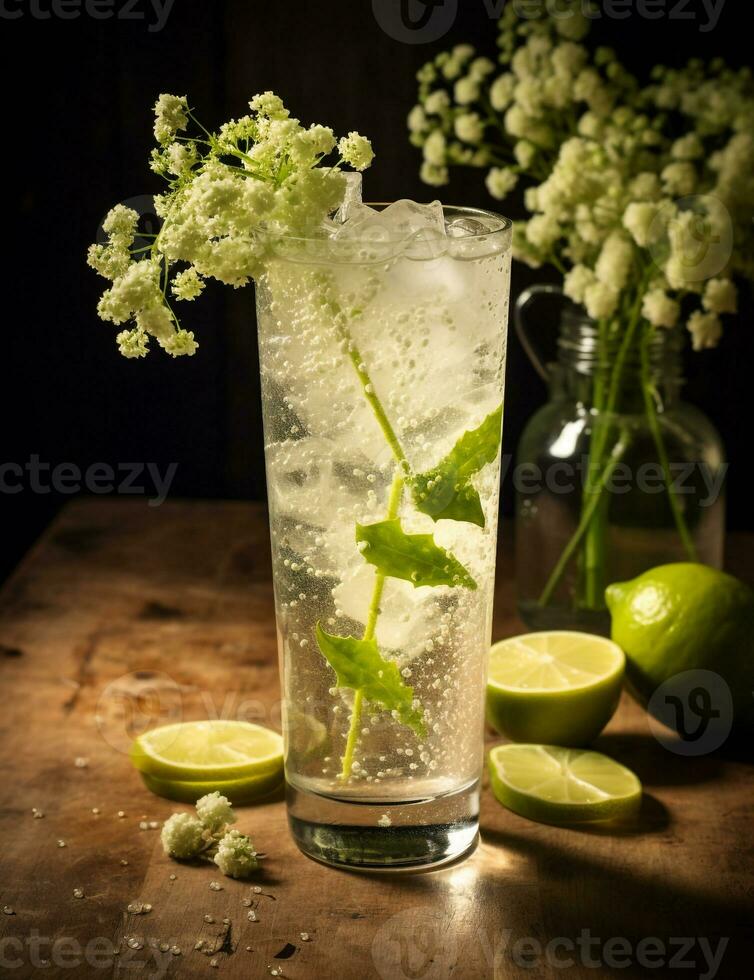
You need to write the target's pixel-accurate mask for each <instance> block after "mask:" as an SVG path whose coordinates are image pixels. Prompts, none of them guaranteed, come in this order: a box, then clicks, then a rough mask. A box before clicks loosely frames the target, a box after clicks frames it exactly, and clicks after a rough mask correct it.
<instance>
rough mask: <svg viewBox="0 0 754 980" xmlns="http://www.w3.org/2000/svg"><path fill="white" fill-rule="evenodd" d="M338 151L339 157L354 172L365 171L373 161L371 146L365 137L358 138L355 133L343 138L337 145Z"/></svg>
mask: <svg viewBox="0 0 754 980" xmlns="http://www.w3.org/2000/svg"><path fill="white" fill-rule="evenodd" d="M338 150H339V152H340V155H341V157H342V158H343V159H344V160H345V162H346V163H347V164H350V166H352V167H353V169H354V170H366V168H367V167H368V166H369V164H370V163H371V162H372V160H373V159H374V150H373V149H372V144H371V143H370V142H369V140H368V139H367V138H366V136H360V135H359V134H358V133H357V132H352V133H349V134H348V136H344V137H343V138H342V139H341V141H340V142H339V143H338Z"/></svg>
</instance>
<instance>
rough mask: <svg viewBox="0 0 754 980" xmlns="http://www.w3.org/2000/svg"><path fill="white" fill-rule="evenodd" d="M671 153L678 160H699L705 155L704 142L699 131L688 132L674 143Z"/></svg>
mask: <svg viewBox="0 0 754 980" xmlns="http://www.w3.org/2000/svg"><path fill="white" fill-rule="evenodd" d="M670 155H671V156H672V157H675V159H676V160H698V159H699V157H701V156H704V144H703V143H702V141H701V140H700V139H699V136H698V135H697V133H688V134H687V135H686V136H682V137H681V138H680V139H677V140H676V141H675V143H673V145H672V146H671V147H670Z"/></svg>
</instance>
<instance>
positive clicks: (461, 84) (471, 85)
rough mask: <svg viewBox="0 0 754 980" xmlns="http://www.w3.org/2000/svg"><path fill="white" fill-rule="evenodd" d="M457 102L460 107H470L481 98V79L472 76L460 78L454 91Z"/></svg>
mask: <svg viewBox="0 0 754 980" xmlns="http://www.w3.org/2000/svg"><path fill="white" fill-rule="evenodd" d="M453 94H454V96H455V100H456V102H457V103H458V104H459V105H469V103H471V102H475V101H476V100H477V99H478V98H479V79H478V78H474V77H473V76H471V75H467V76H466V77H465V78H459V79H458V81H457V82H456V84H455V88H454V90H453Z"/></svg>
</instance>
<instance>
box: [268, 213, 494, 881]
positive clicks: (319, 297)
mask: <svg viewBox="0 0 754 980" xmlns="http://www.w3.org/2000/svg"><path fill="white" fill-rule="evenodd" d="M406 206H407V207H409V208H410V205H408V203H406ZM393 207H395V206H393ZM437 207H438V209H439V205H437ZM439 222H440V225H439V229H438V228H427V229H422V230H419V231H416V232H414V233H413V234H410V235H408V234H405V235H404V234H402V233H401V234H396V233H395V232H394V230H393V228H394V223H391V224H387V223H382V222H381V221H380V220H379V217H378V218H376V219H375V220H373V221H371V222H370V221H366V222H364V223H362V225H360V228H359V233H358V235H357V236H356V237H353V236H350V237H345V235H337V234H336V235H334V236H330V237H323V238H320V239H311V240H291V239H287V240H285V241H283V242H282V243H280V242H278V243H277V244H276V245H275V247H274V257H273V258H272V259H271V260H270V261H269V263H268V266H267V271H266V273H265V275H264V276H263V277H262V279H261V280H260V282H259V283H258V288H257V311H258V325H259V341H260V344H259V346H260V366H261V375H262V400H263V411H264V434H265V458H266V468H267V486H268V496H269V510H270V532H271V538H272V556H273V577H274V586H275V602H276V616H277V628H278V642H279V652H280V670H281V684H282V698H283V726H284V736H285V743H286V764H285V769H286V782H287V787H288V814H289V821H290V826H291V830H292V833H293V836H294V838H295V840H296V842H297V844H298V846H299V847H300V848H301V849H302V850H303V851H304V852H305V853H306V854H308V855H310V856H311V857H314V858H317V859H319V860H322V861H325V862H328V863H331V864H337V865H345V866H349V867H364V868H367V867H372V868H390V867H392V868H401V867H411V866H418V865H428V864H437V863H440V862H444V861H448V860H450V859H453V858H455V857H457V856H459V855H460V854H462V853H464V852H465V851H467V850H468V849H469V848H471V847H472V846H473V845H474V843H475V841H476V837H477V830H478V796H479V783H480V777H481V772H482V762H483V719H484V688H485V672H486V661H487V652H488V649H489V644H490V633H491V619H492V601H493V585H494V573H495V546H496V535H497V511H498V492H499V478H500V437H501V420H502V403H503V379H504V371H505V351H506V326H507V319H508V299H509V280H510V223H509V222H508V221H507V220H506V219H504V218H501V217H499V216H497V215H494V214H491V213H489V212H484V211H477V210H472V209H459V208H445V209H443V212H442V213H441V214H440V215H439ZM443 224H444V227H443ZM346 227H347V226H345V225H344V229H345V228H346Z"/></svg>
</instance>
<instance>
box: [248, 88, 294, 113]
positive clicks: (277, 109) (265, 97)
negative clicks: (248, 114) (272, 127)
mask: <svg viewBox="0 0 754 980" xmlns="http://www.w3.org/2000/svg"><path fill="white" fill-rule="evenodd" d="M249 108H250V109H251V110H252V111H253V112H257V113H259V115H260V116H266V117H267V118H268V119H286V118H287V117H288V116H289V115H290V113H289V111H288V110H287V109H286V107H285V106H284V105H283V100H282V99H281V98H280V97H279V96H277V95H275V93H274V92H269V91H268V92H261V93H260V94H259V95H255V96H254V98H253V99H252V100H251V101H250V102H249Z"/></svg>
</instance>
